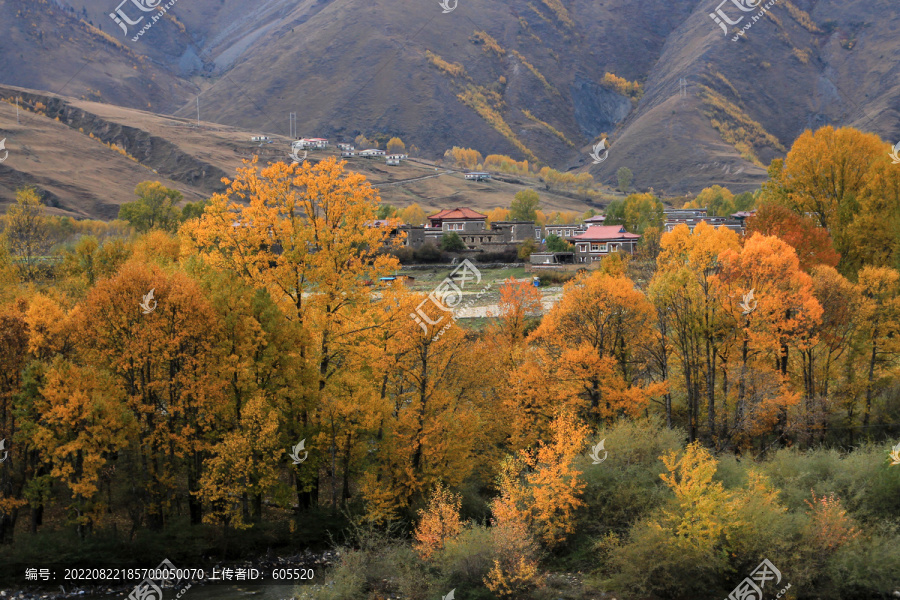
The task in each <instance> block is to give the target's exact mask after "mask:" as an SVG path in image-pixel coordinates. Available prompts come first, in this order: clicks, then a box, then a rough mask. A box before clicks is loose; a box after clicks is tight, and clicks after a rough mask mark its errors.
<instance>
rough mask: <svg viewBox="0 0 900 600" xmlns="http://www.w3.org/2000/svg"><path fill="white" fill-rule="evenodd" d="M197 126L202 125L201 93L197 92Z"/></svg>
mask: <svg viewBox="0 0 900 600" xmlns="http://www.w3.org/2000/svg"><path fill="white" fill-rule="evenodd" d="M197 127H200V94H197Z"/></svg>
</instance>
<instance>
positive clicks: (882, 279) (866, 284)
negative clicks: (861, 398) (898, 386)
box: [857, 267, 900, 427]
mask: <svg viewBox="0 0 900 600" xmlns="http://www.w3.org/2000/svg"><path fill="white" fill-rule="evenodd" d="M857 287H858V290H859V293H860V295H861V296H862V305H861V307H860V314H859V320H860V324H861V338H862V339H861V340H860V343H861V344H862V345H863V348H864V350H863V356H864V357H865V358H864V363H863V364H864V365H865V367H864V369H865V371H864V372H865V381H866V386H865V405H864V408H863V422H862V425H863V427H866V426H868V425H869V419H870V415H871V412H872V402H873V400H874V398H875V394H876V392H877V391H878V387H879V383H878V382H879V381H883V380H882V378H881V377H880V374H881V373H882V372H884V371H885V370H886V369H888V368H890V367H891V366H892V365H893V364H894V363H895V362H896V359H897V356H898V354H900V343H898V341H900V273H898V272H897V271H896V270H895V269H890V268H887V267H864V268H863V269H862V270H861V271H860V272H859V283H858V286H857Z"/></svg>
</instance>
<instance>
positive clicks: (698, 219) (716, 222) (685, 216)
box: [663, 208, 744, 233]
mask: <svg viewBox="0 0 900 600" xmlns="http://www.w3.org/2000/svg"><path fill="white" fill-rule="evenodd" d="M663 215H664V216H665V219H666V223H665V230H666V233H668V232H670V231H672V230H673V229H675V228H676V227H678V226H679V225H686V226H687V227H688V229H690V230H691V231H694V227H696V226H697V225H699V224H700V223H706V224H707V225H710V226H711V227H716V228H718V227H727V228H728V229H731V230H733V231H736V232H738V233H743V232H744V219H737V218H730V219H729V218H726V217H711V216H709V215H708V214H707V211H706V209H705V208H670V209H666V210H664V211H663ZM732 216H734V215H732Z"/></svg>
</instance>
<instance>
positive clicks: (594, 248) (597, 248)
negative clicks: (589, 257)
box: [591, 244, 600, 252]
mask: <svg viewBox="0 0 900 600" xmlns="http://www.w3.org/2000/svg"><path fill="white" fill-rule="evenodd" d="M591 252H600V244H591Z"/></svg>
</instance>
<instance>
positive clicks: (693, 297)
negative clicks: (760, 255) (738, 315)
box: [650, 223, 739, 440]
mask: <svg viewBox="0 0 900 600" xmlns="http://www.w3.org/2000/svg"><path fill="white" fill-rule="evenodd" d="M660 246H661V250H660V253H659V256H658V257H657V267H658V271H657V274H656V276H655V277H654V278H653V281H652V282H651V284H650V296H651V298H652V299H653V303H654V305H655V306H656V309H657V312H658V315H659V318H660V319H661V322H660V326H659V327H660V330H661V331H665V332H666V333H667V344H668V343H671V345H672V346H671V347H672V348H673V349H674V351H675V354H676V356H677V358H678V363H679V365H680V370H681V376H682V379H683V382H684V388H685V394H686V401H687V409H688V435H689V437H690V439H691V440H694V439H696V436H698V435H699V427H700V422H699V420H700V413H701V408H700V399H701V397H703V396H705V397H706V413H707V429H708V435H709V436H710V438H712V437H713V436H714V435H715V422H714V420H715V414H716V410H717V409H716V394H717V390H716V380H717V374H718V371H719V369H720V364H721V362H722V361H723V360H725V353H726V352H727V348H728V346H729V343H730V337H731V336H733V335H734V328H733V323H731V322H730V321H729V316H728V315H729V311H728V310H727V309H726V308H725V307H724V306H723V298H722V295H721V292H720V290H719V289H718V288H717V286H716V284H715V281H714V276H715V275H716V274H717V273H718V270H719V255H720V253H722V252H723V251H724V250H726V249H736V248H737V247H738V246H739V240H738V237H737V234H736V233H735V232H733V231H731V230H729V229H726V228H718V229H717V228H714V227H711V226H709V225H707V224H706V223H699V224H698V225H697V226H696V227H695V228H694V230H693V231H691V230H690V229H689V228H688V227H687V226H686V225H679V226H678V227H676V228H675V229H673V230H672V231H671V232H669V233H666V234H664V235H663V236H662V238H661V239H660ZM667 347H668V346H667ZM659 358H662V357H659ZM663 360H667V359H663ZM720 393H721V392H720ZM667 417H669V415H668V414H667Z"/></svg>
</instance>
